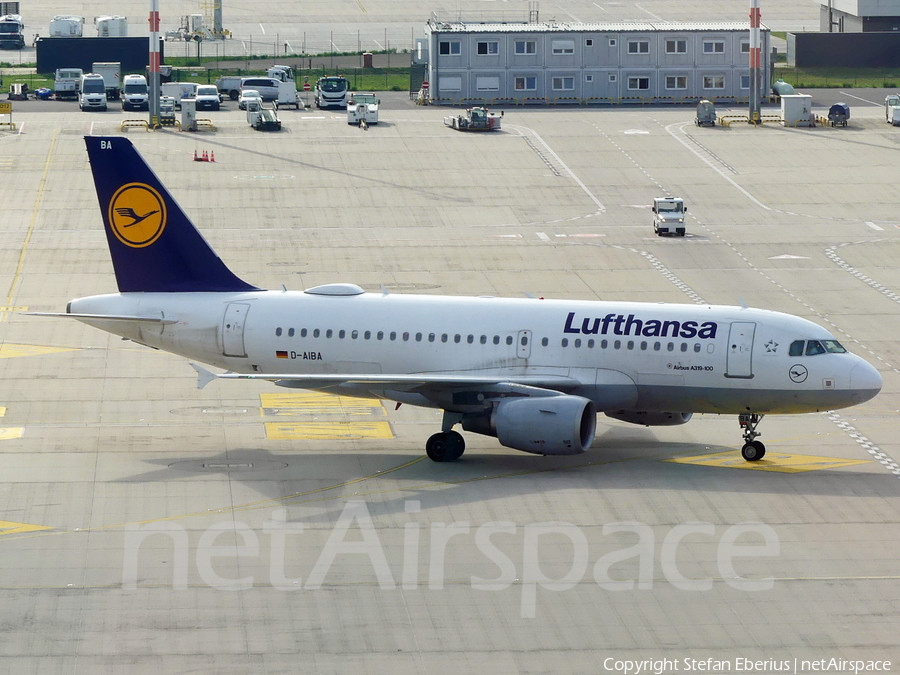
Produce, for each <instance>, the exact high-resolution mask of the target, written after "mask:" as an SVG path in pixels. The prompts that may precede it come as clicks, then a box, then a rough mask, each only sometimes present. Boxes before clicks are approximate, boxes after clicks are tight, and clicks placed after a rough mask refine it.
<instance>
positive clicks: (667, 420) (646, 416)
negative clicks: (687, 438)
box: [606, 410, 693, 427]
mask: <svg viewBox="0 0 900 675" xmlns="http://www.w3.org/2000/svg"><path fill="white" fill-rule="evenodd" d="M692 415H693V413H679V412H648V411H646V410H615V411H612V412H607V413H606V416H607V417H612V418H613V419H616V420H622V421H623V422H628V423H630V424H642V425H644V426H645V427H677V426H678V425H679V424H687V423H688V422H689V421H690V419H691V416H692Z"/></svg>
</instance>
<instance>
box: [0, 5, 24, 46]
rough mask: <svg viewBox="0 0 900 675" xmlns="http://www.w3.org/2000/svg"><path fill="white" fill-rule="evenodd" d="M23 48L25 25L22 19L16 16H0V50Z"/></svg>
mask: <svg viewBox="0 0 900 675" xmlns="http://www.w3.org/2000/svg"><path fill="white" fill-rule="evenodd" d="M16 4H17V5H18V3H16ZM24 46H25V23H24V22H23V21H22V17H21V16H19V15H18V14H4V15H3V16H0V49H22V48H23V47H24Z"/></svg>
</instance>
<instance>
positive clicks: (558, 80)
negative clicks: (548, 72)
mask: <svg viewBox="0 0 900 675" xmlns="http://www.w3.org/2000/svg"><path fill="white" fill-rule="evenodd" d="M573 89H575V78H574V77H554V78H553V91H572V90H573Z"/></svg>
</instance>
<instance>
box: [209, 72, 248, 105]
mask: <svg viewBox="0 0 900 675" xmlns="http://www.w3.org/2000/svg"><path fill="white" fill-rule="evenodd" d="M243 79H244V78H243V77H239V76H234V77H230V76H227V75H226V76H223V77H220V78H219V79H217V80H216V89H218V90H219V93H220V94H222V95H223V96H227V97H228V98H230V99H231V100H232V101H237V100H238V97H239V96H240V95H241V80H243Z"/></svg>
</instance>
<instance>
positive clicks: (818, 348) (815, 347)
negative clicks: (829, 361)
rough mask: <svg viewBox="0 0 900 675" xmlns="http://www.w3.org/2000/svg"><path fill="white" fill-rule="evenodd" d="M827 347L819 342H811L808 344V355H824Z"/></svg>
mask: <svg viewBox="0 0 900 675" xmlns="http://www.w3.org/2000/svg"><path fill="white" fill-rule="evenodd" d="M824 353H825V347H823V346H822V343H821V342H819V341H818V340H810V341H809V342H807V343H806V355H807V356H815V355H816V354H824Z"/></svg>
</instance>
